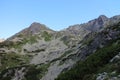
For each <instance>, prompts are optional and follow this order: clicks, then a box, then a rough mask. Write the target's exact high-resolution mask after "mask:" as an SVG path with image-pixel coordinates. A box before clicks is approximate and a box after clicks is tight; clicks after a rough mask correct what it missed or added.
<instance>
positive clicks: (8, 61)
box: [0, 53, 30, 71]
mask: <svg viewBox="0 0 120 80" xmlns="http://www.w3.org/2000/svg"><path fill="white" fill-rule="evenodd" d="M29 60H30V57H29V56H27V55H20V54H16V53H8V54H5V55H2V56H1V64H2V66H0V71H2V70H4V69H6V68H12V67H15V66H18V65H21V64H22V65H23V64H28V63H29Z"/></svg>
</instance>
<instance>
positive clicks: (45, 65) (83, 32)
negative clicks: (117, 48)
mask: <svg viewBox="0 0 120 80" xmlns="http://www.w3.org/2000/svg"><path fill="white" fill-rule="evenodd" d="M119 22H120V16H119V15H118V16H114V17H112V18H107V17H106V16H104V15H101V16H99V17H98V18H96V19H94V20H91V21H89V22H87V23H84V24H77V25H73V26H69V27H68V28H67V29H65V30H62V31H53V30H51V29H49V28H48V27H46V25H44V24H40V23H37V22H34V23H32V24H31V25H30V27H28V28H26V29H24V30H22V31H20V32H18V33H17V34H15V35H13V36H12V37H10V38H8V39H7V40H6V41H4V42H3V43H0V80H55V78H57V77H58V80H70V79H69V78H68V77H66V78H64V74H61V73H64V72H66V71H68V72H69V70H70V69H71V68H72V69H73V70H74V65H76V64H78V62H79V61H84V60H86V57H88V56H89V55H90V56H91V54H93V53H95V52H96V51H97V50H99V49H102V48H104V47H106V46H107V45H109V44H113V41H114V42H115V43H116V44H117V42H118V41H116V40H119V34H120V28H119ZM115 55H117V54H115ZM115 55H112V57H111V59H112V58H113V57H114V56H115ZM106 64H107V63H106ZM106 64H105V65H106ZM68 72H66V73H65V75H66V74H67V73H68ZM69 73H70V74H71V72H69ZM101 74H102V73H101ZM58 75H59V76H58ZM61 75H62V76H61ZM71 75H73V74H71ZM76 75H77V74H76ZM96 75H97V74H96ZM92 76H93V75H92ZM61 77H63V78H61ZM83 77H84V76H83ZM83 77H82V78H81V77H79V79H81V80H82V79H83ZM99 77H101V76H97V78H96V79H99ZM71 80H78V78H74V77H72V78H71ZM84 80H88V79H87V78H86V79H84Z"/></svg>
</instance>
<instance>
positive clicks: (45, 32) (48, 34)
mask: <svg viewBox="0 0 120 80" xmlns="http://www.w3.org/2000/svg"><path fill="white" fill-rule="evenodd" d="M42 37H44V40H45V41H50V40H51V39H52V35H51V34H50V33H48V32H47V31H44V32H43V34H42Z"/></svg>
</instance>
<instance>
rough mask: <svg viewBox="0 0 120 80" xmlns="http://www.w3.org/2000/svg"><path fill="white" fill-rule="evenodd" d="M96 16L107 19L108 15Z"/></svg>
mask: <svg viewBox="0 0 120 80" xmlns="http://www.w3.org/2000/svg"><path fill="white" fill-rule="evenodd" d="M98 18H101V19H104V20H105V19H108V17H107V16H105V15H100V16H99V17H98Z"/></svg>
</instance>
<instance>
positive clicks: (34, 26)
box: [27, 22, 50, 34]
mask: <svg viewBox="0 0 120 80" xmlns="http://www.w3.org/2000/svg"><path fill="white" fill-rule="evenodd" d="M27 30H28V31H29V32H31V33H33V34H34V33H38V32H40V31H41V30H50V29H49V28H48V27H46V26H45V25H44V24H41V23H38V22H33V23H32V24H31V25H30V27H29V28H27Z"/></svg>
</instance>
